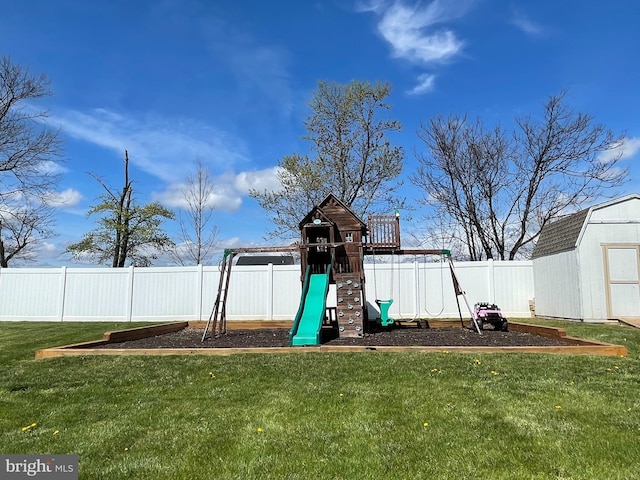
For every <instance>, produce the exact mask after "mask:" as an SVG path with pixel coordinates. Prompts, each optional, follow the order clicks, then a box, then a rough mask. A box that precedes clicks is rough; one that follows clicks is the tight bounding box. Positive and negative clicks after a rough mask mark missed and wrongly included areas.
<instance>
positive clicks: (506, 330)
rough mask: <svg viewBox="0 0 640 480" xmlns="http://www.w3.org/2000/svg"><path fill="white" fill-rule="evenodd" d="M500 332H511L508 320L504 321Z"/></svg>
mask: <svg viewBox="0 0 640 480" xmlns="http://www.w3.org/2000/svg"><path fill="white" fill-rule="evenodd" d="M500 330H501V331H502V332H508V331H509V324H508V323H507V321H506V320H504V321H503V322H502V323H501V324H500Z"/></svg>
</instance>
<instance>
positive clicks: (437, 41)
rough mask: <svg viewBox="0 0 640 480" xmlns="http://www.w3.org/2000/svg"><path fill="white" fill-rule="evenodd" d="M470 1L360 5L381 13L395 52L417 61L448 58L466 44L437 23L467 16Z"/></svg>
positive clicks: (380, 27) (385, 33) (380, 26)
mask: <svg viewBox="0 0 640 480" xmlns="http://www.w3.org/2000/svg"><path fill="white" fill-rule="evenodd" d="M470 4H471V2H469V1H463V2H445V1H441V0H434V1H433V2H431V3H430V4H429V5H427V6H426V7H421V6H415V7H409V6H407V5H405V4H404V3H403V2H402V1H401V0H396V1H394V2H391V3H383V2H369V3H368V4H361V5H360V6H359V10H360V11H371V12H374V13H376V14H377V15H379V16H380V17H381V18H380V22H379V23H378V31H379V32H380V34H381V35H382V37H383V38H384V39H385V40H386V41H387V42H389V44H390V45H391V47H392V48H393V55H394V56H396V57H398V58H402V59H405V60H409V61H411V62H414V63H420V64H426V63H432V62H438V61H444V60H448V59H450V58H451V57H453V56H455V55H456V54H458V53H459V52H460V51H461V50H462V47H463V46H464V43H463V42H462V41H461V40H459V39H458V37H457V36H456V34H455V33H454V32H453V31H451V30H448V29H440V30H437V31H436V30H435V25H438V24H441V23H444V22H446V21H449V20H452V19H454V18H457V17H460V16H462V15H464V14H465V13H466V12H467V11H468V9H469V5H470Z"/></svg>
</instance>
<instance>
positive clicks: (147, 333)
mask: <svg viewBox="0 0 640 480" xmlns="http://www.w3.org/2000/svg"><path fill="white" fill-rule="evenodd" d="M419 323H420V322H409V321H407V322H399V325H400V327H406V328H411V327H415V326H417V325H418V324H419ZM422 323H423V324H425V323H426V324H427V326H428V327H429V328H445V327H456V326H460V322H459V321H458V320H437V321H428V322H425V321H422ZM204 326H205V322H187V321H185V322H174V323H166V324H161V325H150V326H148V327H138V328H131V329H127V330H118V331H115V332H106V333H105V334H104V335H103V337H102V339H100V340H94V341H90V342H82V343H74V344H71V345H64V346H61V347H53V348H45V349H42V350H38V351H36V359H44V358H54V357H74V356H80V357H85V356H89V355H144V356H152V355H219V356H227V355H234V354H238V353H304V352H364V351H369V352H370V351H375V352H440V353H442V352H445V351H446V352H450V353H454V352H458V353H553V354H563V355H600V356H616V357H620V356H627V348H626V347H625V346H622V345H614V344H611V343H604V342H597V341H594V340H584V339H582V338H576V337H570V336H567V332H566V329H564V328H557V327H547V326H542V325H533V324H528V323H518V322H509V329H510V330H511V331H516V332H526V333H531V334H534V335H539V336H542V337H548V338H555V339H558V340H561V341H562V342H564V343H566V344H567V345H561V346H545V347H543V346H507V347H486V346H447V345H442V346H410V347H406V346H405V347H400V346H375V347H374V346H366V345H362V346H360V345H348V346H345V345H319V346H317V347H254V348H246V347H245V348H215V347H208V348H108V349H107V348H101V347H103V346H104V345H107V344H112V343H119V342H125V341H131V340H138V339H141V338H146V337H153V336H157V335H163V334H167V333H172V332H177V331H180V330H182V329H184V328H187V327H195V328H204ZM290 327H291V322H290V321H289V322H275V321H233V322H228V323H227V329H228V330H239V329H261V328H290Z"/></svg>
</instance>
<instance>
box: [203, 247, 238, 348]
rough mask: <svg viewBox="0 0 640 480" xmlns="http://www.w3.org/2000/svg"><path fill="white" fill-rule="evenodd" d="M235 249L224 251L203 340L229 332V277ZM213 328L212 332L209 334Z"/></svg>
mask: <svg viewBox="0 0 640 480" xmlns="http://www.w3.org/2000/svg"><path fill="white" fill-rule="evenodd" d="M233 256H234V251H233V250H231V249H229V250H225V251H224V255H223V257H222V262H221V264H220V280H219V281H218V294H217V295H216V301H215V303H214V304H213V310H211V315H209V320H207V325H206V326H205V328H204V332H203V333H202V340H201V341H203V342H204V341H205V340H206V339H207V338H208V337H214V338H215V337H218V336H220V335H222V334H224V333H227V293H228V292H229V279H230V278H231V265H232V264H233ZM210 328H211V334H210V335H208V333H209V329H210Z"/></svg>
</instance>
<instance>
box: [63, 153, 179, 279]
mask: <svg viewBox="0 0 640 480" xmlns="http://www.w3.org/2000/svg"><path fill="white" fill-rule="evenodd" d="M92 176H93V177H94V178H95V179H96V181H97V182H98V183H99V184H100V185H101V186H102V188H103V189H104V191H105V194H104V195H102V197H101V200H102V201H101V202H100V203H99V204H98V205H96V206H94V207H92V208H91V209H90V210H89V215H90V216H91V215H94V214H98V215H102V217H101V218H100V219H99V220H98V222H99V227H98V228H97V229H95V230H92V231H91V232H89V233H87V234H85V235H84V237H83V238H82V240H81V241H80V242H78V243H74V244H72V245H69V246H68V247H67V251H68V252H70V253H71V255H72V257H73V258H74V259H84V258H88V259H90V260H91V261H94V262H96V263H109V262H110V263H111V266H112V267H117V268H119V267H124V266H125V265H126V264H127V261H128V262H129V263H130V264H131V265H135V266H143V267H146V266H149V265H151V263H152V260H154V259H156V258H157V252H158V251H163V250H165V249H166V248H168V247H170V246H172V245H173V242H172V241H171V240H170V239H169V237H168V236H167V234H166V233H164V232H163V231H162V229H161V224H162V221H163V220H164V219H171V218H173V212H171V211H170V210H167V209H166V208H164V207H163V206H162V205H160V204H159V203H157V202H152V203H150V204H147V205H144V206H140V205H138V204H137V203H136V201H135V199H134V197H133V182H132V180H131V179H130V178H129V154H128V152H127V151H126V150H125V161H124V185H123V187H122V190H121V191H118V190H115V189H112V188H110V187H109V186H108V185H106V184H105V183H104V182H103V181H102V179H100V178H99V177H97V176H95V175H92Z"/></svg>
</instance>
